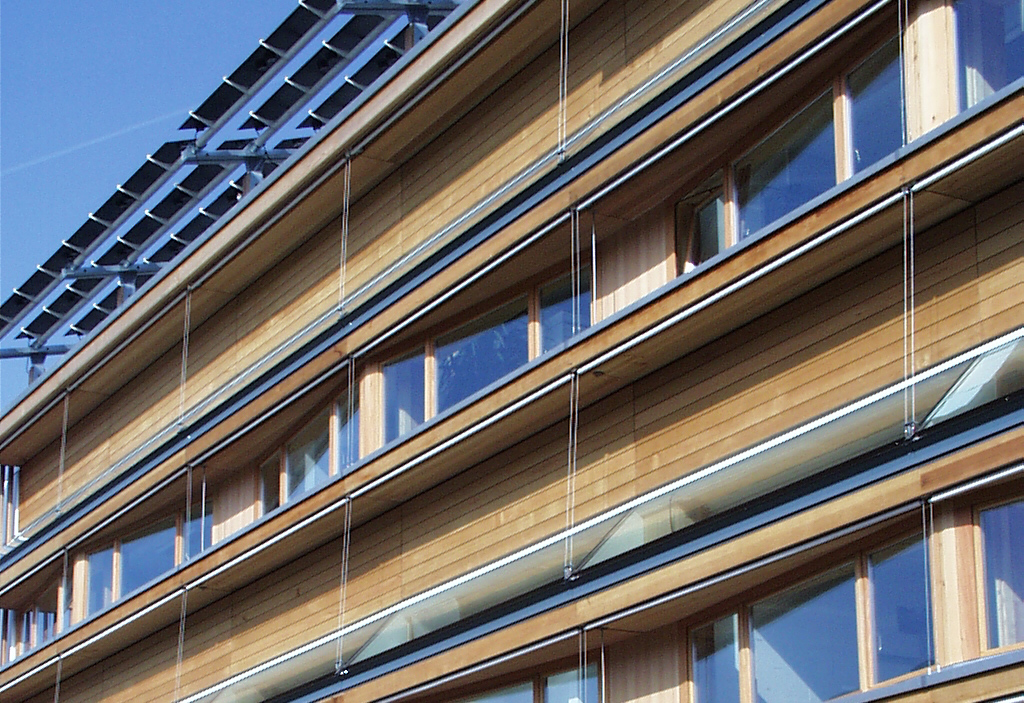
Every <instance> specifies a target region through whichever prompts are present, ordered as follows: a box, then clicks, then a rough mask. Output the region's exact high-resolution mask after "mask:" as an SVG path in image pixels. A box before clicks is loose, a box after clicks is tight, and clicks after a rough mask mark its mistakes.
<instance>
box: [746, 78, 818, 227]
mask: <svg viewBox="0 0 1024 703" xmlns="http://www.w3.org/2000/svg"><path fill="white" fill-rule="evenodd" d="M735 168H736V197H737V201H738V203H739V215H740V228H739V237H740V239H743V238H744V237H749V236H750V235H751V234H753V233H754V232H756V231H758V230H759V229H761V228H762V227H765V226H766V225H769V224H771V223H772V222H774V221H775V220H777V219H778V218H780V217H782V216H783V215H785V214H787V213H789V212H790V211H792V210H794V209H796V208H797V207H799V206H801V205H803V204H804V203H806V202H807V201H809V200H812V199H813V198H816V197H817V196H819V195H821V194H822V193H824V192H825V191H826V190H828V189H829V188H831V187H832V186H834V185H835V184H836V145H835V135H834V129H833V124H832V94H831V93H825V94H824V95H822V96H821V97H820V98H818V99H817V100H815V101H814V102H813V103H811V104H810V105H808V106H807V107H806V108H804V109H803V110H802V111H801V112H800V114H798V115H797V116H796V117H794V118H793V119H791V120H790V121H789V122H787V123H786V124H784V125H783V126H782V127H781V128H780V129H779V130H778V131H777V132H775V134H773V135H771V136H770V137H768V138H767V139H766V140H764V141H763V142H761V143H760V144H759V145H757V146H756V147H754V149H753V151H751V152H750V153H749V154H747V156H745V157H744V158H742V159H740V160H739V161H738V162H736V167H735Z"/></svg>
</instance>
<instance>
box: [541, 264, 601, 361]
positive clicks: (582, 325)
mask: <svg viewBox="0 0 1024 703" xmlns="http://www.w3.org/2000/svg"><path fill="white" fill-rule="evenodd" d="M579 288H580V295H579V298H578V300H577V304H576V305H575V306H573V294H572V277H571V276H565V277H563V278H560V279H558V280H557V281H553V282H551V283H549V284H547V285H546V286H542V287H541V289H540V351H541V353H542V354H546V353H547V352H549V351H551V350H552V349H554V348H556V347H558V346H561V345H562V344H564V343H565V342H566V341H568V340H569V339H571V338H572V337H573V336H574V335H576V334H578V333H580V332H582V331H583V330H585V329H587V328H588V327H590V267H589V266H586V267H583V269H582V270H581V271H580V280H579ZM574 307H575V315H576V317H575V319H574V318H573V308H574Z"/></svg>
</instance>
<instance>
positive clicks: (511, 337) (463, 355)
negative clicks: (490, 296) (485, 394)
mask: <svg viewBox="0 0 1024 703" xmlns="http://www.w3.org/2000/svg"><path fill="white" fill-rule="evenodd" d="M527 323H528V316H527V312H526V298H525V297H522V298H519V299H518V300H514V301H512V302H511V303H509V304H507V305H503V306H502V307H500V308H498V309H497V310H493V311H491V312H489V313H487V314H486V315H483V316H482V317H478V318H477V319H476V320H473V321H472V322H470V323H469V324H467V325H463V326H462V327H460V328H458V329H456V330H454V331H453V332H449V333H448V334H446V335H444V336H441V337H438V339H437V344H436V351H435V354H434V357H435V360H436V364H437V410H438V412H443V411H444V410H447V409H448V408H450V407H451V406H453V405H455V404H456V403H458V402H459V401H460V400H463V399H464V398H467V397H469V396H470V395H472V394H473V393H474V392H476V391H478V390H480V389H481V388H483V387H485V386H487V385H489V384H491V383H493V382H494V381H496V380H497V379H499V378H501V377H502V376H504V375H506V374H508V373H509V372H511V371H514V370H515V369H517V368H519V367H520V366H522V365H523V364H525V363H526V362H527V360H528V359H529V340H528V337H527V334H528V331H527ZM385 388H387V381H386V380H385Z"/></svg>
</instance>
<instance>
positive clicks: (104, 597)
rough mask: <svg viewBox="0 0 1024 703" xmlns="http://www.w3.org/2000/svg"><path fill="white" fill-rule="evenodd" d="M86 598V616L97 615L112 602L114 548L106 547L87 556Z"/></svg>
mask: <svg viewBox="0 0 1024 703" xmlns="http://www.w3.org/2000/svg"><path fill="white" fill-rule="evenodd" d="M87 561H88V571H89V575H88V579H87V581H88V597H87V598H86V611H87V612H86V615H92V614H94V613H98V612H100V611H101V610H103V609H104V608H106V607H107V606H108V605H110V604H111V603H112V602H113V600H114V548H113V547H107V548H106V549H101V550H100V551H98V552H93V553H92V554H90V555H89V556H88V559H87Z"/></svg>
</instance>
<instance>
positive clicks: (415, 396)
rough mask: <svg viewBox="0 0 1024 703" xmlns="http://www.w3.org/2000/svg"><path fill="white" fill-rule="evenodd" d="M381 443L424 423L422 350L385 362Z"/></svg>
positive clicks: (394, 438) (407, 432)
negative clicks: (382, 437) (382, 436)
mask: <svg viewBox="0 0 1024 703" xmlns="http://www.w3.org/2000/svg"><path fill="white" fill-rule="evenodd" d="M383 376H384V443H385V444H386V443H388V442H391V441H394V440H396V439H398V438H399V437H404V436H405V435H407V434H409V433H410V432H412V431H413V430H414V429H416V427H417V426H419V425H420V424H421V423H422V422H423V353H422V352H419V353H416V354H412V355H411V356H406V357H403V358H401V359H396V360H395V361H392V362H390V363H387V364H384V369H383Z"/></svg>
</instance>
